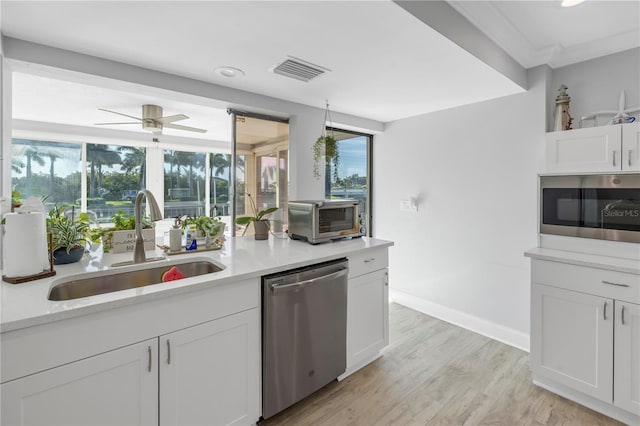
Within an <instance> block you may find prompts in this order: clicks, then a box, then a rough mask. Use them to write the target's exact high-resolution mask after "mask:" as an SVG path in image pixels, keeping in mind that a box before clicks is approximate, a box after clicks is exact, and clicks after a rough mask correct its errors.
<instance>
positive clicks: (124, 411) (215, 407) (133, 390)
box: [1, 309, 260, 426]
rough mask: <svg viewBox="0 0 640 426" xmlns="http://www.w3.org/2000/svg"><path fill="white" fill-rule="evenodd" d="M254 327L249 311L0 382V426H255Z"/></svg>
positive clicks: (254, 318)
mask: <svg viewBox="0 0 640 426" xmlns="http://www.w3.org/2000/svg"><path fill="white" fill-rule="evenodd" d="M259 322H260V318H259V312H258V309H252V310H249V311H245V312H241V313H238V314H234V315H230V316H228V317H224V318H221V319H218V320H214V321H209V322H206V323H204V324H200V325H197V326H193V327H189V328H186V329H184V330H180V331H176V332H175V333H170V334H166V335H163V336H161V337H160V338H159V339H158V338H155V339H151V340H148V341H145V342H142V343H138V344H135V345H131V346H127V347H125V348H122V349H117V350H113V351H110V352H107V353H105V354H101V355H96V356H93V357H90V358H87V359H84V360H80V361H76V362H73V363H70V364H67V365H64V366H61V367H56V368H53V369H51V370H47V371H44V372H41V373H37V374H34V375H31V376H27V377H24V378H21V379H17V380H14V381H11V382H8V383H4V384H3V385H2V387H1V390H2V424H7V425H14V424H15V425H38V424H47V425H103V424H109V425H128V426H130V425H152V424H153V425H157V424H160V425H204V424H212V425H230V424H252V423H255V422H256V420H257V419H258V418H259V417H260V401H259V393H258V389H259V388H260V357H259V354H260V346H259V343H260V335H259ZM158 341H159V344H160V347H159V348H158ZM158 385H160V386H158ZM158 403H159V405H158ZM158 413H160V417H159V421H158Z"/></svg>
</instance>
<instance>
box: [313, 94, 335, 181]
mask: <svg viewBox="0 0 640 426" xmlns="http://www.w3.org/2000/svg"><path fill="white" fill-rule="evenodd" d="M327 120H328V121H329V128H331V127H332V126H333V124H332V122H331V112H330V111H329V104H328V103H327V108H326V109H325V111H324V122H323V123H322V134H321V135H320V137H319V138H318V139H317V140H316V141H315V143H314V144H313V176H314V177H315V178H316V179H320V169H321V166H324V167H325V168H326V169H329V165H330V164H331V163H333V179H334V180H337V179H338V165H339V164H340V154H339V152H338V141H337V139H336V138H335V135H334V134H333V130H330V134H327V127H326V123H327ZM323 157H324V164H323V165H322V164H321V160H322V158H323Z"/></svg>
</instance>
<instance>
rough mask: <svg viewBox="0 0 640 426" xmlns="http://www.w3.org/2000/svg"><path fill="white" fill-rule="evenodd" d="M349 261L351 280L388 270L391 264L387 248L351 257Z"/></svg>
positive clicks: (375, 249)
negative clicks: (384, 269) (380, 270)
mask: <svg viewBox="0 0 640 426" xmlns="http://www.w3.org/2000/svg"><path fill="white" fill-rule="evenodd" d="M348 259H349V278H353V277H357V276H359V275H363V274H367V273H369V272H373V271H377V270H379V269H382V268H386V267H387V265H388V264H389V254H388V250H387V248H386V247H380V248H374V249H369V250H367V251H365V252H362V253H358V254H355V255H351V256H349V257H348Z"/></svg>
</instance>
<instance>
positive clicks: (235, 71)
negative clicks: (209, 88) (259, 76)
mask: <svg viewBox="0 0 640 426" xmlns="http://www.w3.org/2000/svg"><path fill="white" fill-rule="evenodd" d="M213 72H215V73H216V74H217V75H219V76H220V77H225V78H241V77H244V71H242V70H241V69H240V68H234V67H218V68H216V69H215V70H213Z"/></svg>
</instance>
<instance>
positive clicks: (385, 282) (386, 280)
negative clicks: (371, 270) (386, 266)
mask: <svg viewBox="0 0 640 426" xmlns="http://www.w3.org/2000/svg"><path fill="white" fill-rule="evenodd" d="M384 285H386V286H387V287H389V273H388V272H385V273H384Z"/></svg>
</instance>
